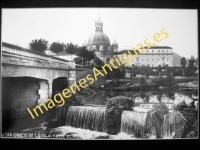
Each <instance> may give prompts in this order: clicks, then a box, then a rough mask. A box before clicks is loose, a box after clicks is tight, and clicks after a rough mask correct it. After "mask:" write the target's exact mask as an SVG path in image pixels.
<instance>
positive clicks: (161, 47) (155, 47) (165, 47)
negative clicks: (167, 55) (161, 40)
mask: <svg viewBox="0 0 200 150" xmlns="http://www.w3.org/2000/svg"><path fill="white" fill-rule="evenodd" d="M144 48H146V49H173V48H172V47H169V46H158V45H154V46H151V48H148V46H144Z"/></svg>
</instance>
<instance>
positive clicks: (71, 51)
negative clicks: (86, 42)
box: [64, 43, 78, 60]
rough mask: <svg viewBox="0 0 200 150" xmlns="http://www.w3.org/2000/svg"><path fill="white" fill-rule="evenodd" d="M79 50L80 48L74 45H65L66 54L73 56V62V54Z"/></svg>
mask: <svg viewBox="0 0 200 150" xmlns="http://www.w3.org/2000/svg"><path fill="white" fill-rule="evenodd" d="M77 48H78V45H77V44H73V43H67V44H66V45H64V50H65V52H67V53H69V54H71V60H72V54H76V53H77Z"/></svg>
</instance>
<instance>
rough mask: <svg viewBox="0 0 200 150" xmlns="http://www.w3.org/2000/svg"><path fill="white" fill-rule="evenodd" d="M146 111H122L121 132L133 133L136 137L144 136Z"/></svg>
mask: <svg viewBox="0 0 200 150" xmlns="http://www.w3.org/2000/svg"><path fill="white" fill-rule="evenodd" d="M146 117H147V113H146V112H136V111H123V113H122V119H121V132H125V133H127V134H129V135H131V134H132V135H133V136H134V137H136V138H143V137H144V136H145V125H146Z"/></svg>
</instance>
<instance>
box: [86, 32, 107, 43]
mask: <svg viewBox="0 0 200 150" xmlns="http://www.w3.org/2000/svg"><path fill="white" fill-rule="evenodd" d="M88 44H90V45H110V39H109V38H108V36H107V35H106V34H105V33H103V32H99V31H97V32H95V33H93V34H92V35H91V36H90V38H89V40H88Z"/></svg>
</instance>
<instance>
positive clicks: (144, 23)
mask: <svg viewBox="0 0 200 150" xmlns="http://www.w3.org/2000/svg"><path fill="white" fill-rule="evenodd" d="M99 16H100V18H101V20H102V21H103V25H104V26H103V31H104V33H105V34H106V35H107V36H108V37H109V39H110V42H111V43H114V40H116V42H117V43H118V45H119V50H123V49H131V48H132V47H136V45H137V44H139V43H143V41H144V40H145V39H147V38H148V39H149V41H150V42H151V41H152V40H153V35H154V34H155V33H156V32H160V31H161V30H162V29H163V28H164V29H165V31H166V32H168V34H169V36H168V37H167V38H166V39H163V40H162V41H161V42H159V43H157V45H160V46H170V47H172V48H173V51H174V52H176V53H178V54H179V55H181V56H184V57H186V58H189V57H190V56H191V55H194V56H195V57H197V56H198V43H197V35H198V34H197V32H198V30H197V23H198V22H197V10H195V9H147V8H145V9H141V8H44V9H41V8H34V9H33V8H32V9H30V8H26V9H3V10H2V41H3V42H8V43H11V44H15V45H18V46H21V47H24V48H29V44H28V43H30V42H31V41H32V40H33V39H40V38H43V39H45V40H47V41H48V42H49V44H51V43H52V42H56V41H60V42H63V43H69V42H72V43H74V44H78V45H82V44H83V43H85V41H86V42H88V39H89V37H90V35H91V34H93V33H94V32H95V20H97V19H98V17H99ZM152 42H153V41H152Z"/></svg>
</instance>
